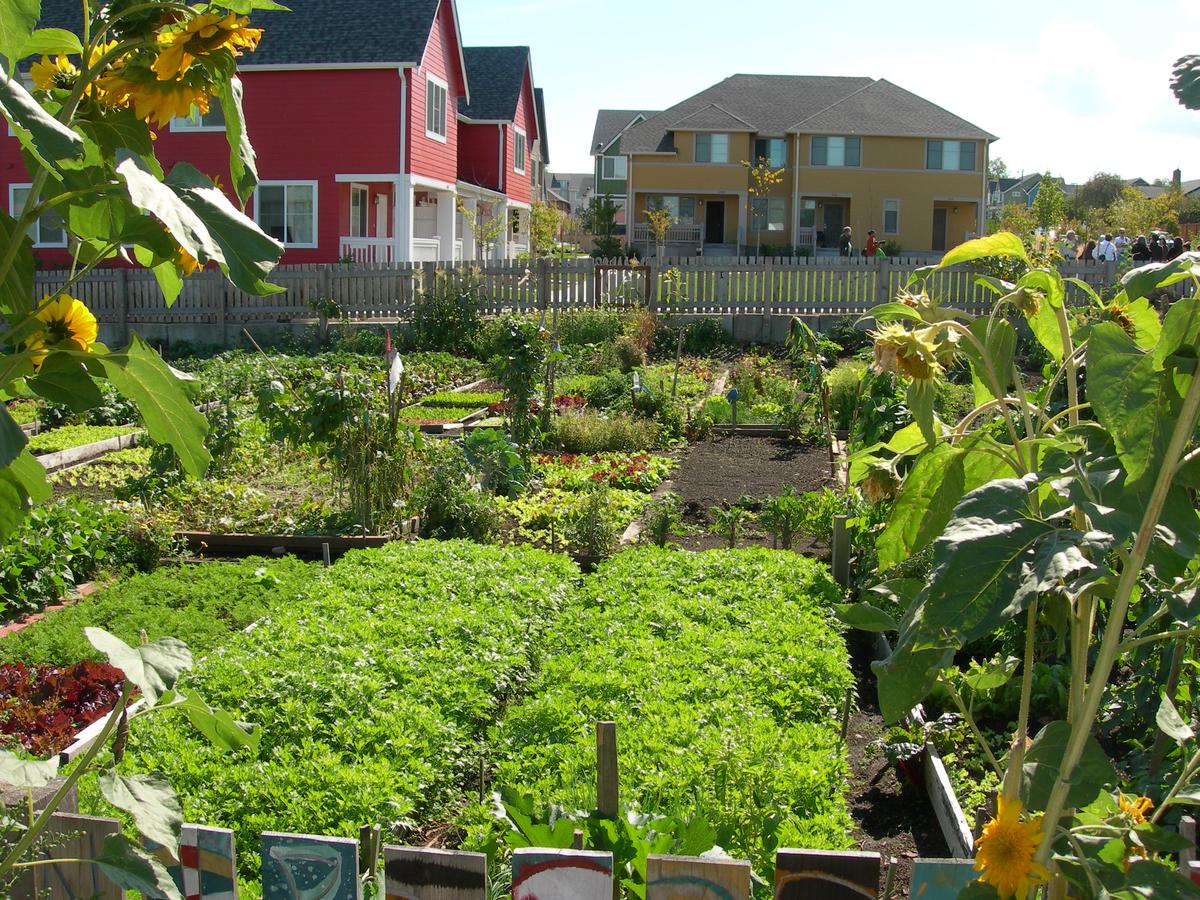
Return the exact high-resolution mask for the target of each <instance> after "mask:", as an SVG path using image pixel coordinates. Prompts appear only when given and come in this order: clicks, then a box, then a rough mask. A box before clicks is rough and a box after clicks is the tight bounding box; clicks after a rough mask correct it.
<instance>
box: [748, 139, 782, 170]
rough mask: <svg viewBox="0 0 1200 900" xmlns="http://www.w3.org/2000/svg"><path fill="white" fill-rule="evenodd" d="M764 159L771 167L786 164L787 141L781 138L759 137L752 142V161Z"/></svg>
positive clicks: (780, 166) (756, 161) (774, 167)
mask: <svg viewBox="0 0 1200 900" xmlns="http://www.w3.org/2000/svg"><path fill="white" fill-rule="evenodd" d="M760 159H765V160H766V161H767V162H768V163H769V164H770V166H771V168H772V169H782V168H783V167H784V166H785V165H787V141H785V140H784V139H783V138H759V139H758V140H756V141H755V142H754V162H755V164H757V163H758V161H759V160H760Z"/></svg>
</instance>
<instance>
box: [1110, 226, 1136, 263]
mask: <svg viewBox="0 0 1200 900" xmlns="http://www.w3.org/2000/svg"><path fill="white" fill-rule="evenodd" d="M1132 243H1133V241H1131V240H1130V239H1129V235H1127V234H1126V233H1125V229H1124V228H1122V229H1120V230H1118V231H1117V236H1116V239H1115V240H1113V244H1114V245H1115V246H1116V248H1117V256H1120V255H1121V254H1122V253H1124V252H1125V251H1126V250H1127V249H1128V247H1129V245H1130V244H1132Z"/></svg>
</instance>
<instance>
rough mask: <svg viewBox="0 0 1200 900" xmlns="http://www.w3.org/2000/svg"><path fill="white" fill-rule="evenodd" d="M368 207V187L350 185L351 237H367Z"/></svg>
mask: <svg viewBox="0 0 1200 900" xmlns="http://www.w3.org/2000/svg"><path fill="white" fill-rule="evenodd" d="M367 206H368V195H367V188H366V185H362V184H352V185H350V237H366V236H367Z"/></svg>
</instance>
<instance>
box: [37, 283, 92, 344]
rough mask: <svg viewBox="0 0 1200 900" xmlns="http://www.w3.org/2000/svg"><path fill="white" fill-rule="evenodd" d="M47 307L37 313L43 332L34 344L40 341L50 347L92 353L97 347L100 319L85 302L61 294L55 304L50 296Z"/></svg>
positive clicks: (56, 298) (44, 300) (47, 297)
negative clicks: (59, 346)
mask: <svg viewBox="0 0 1200 900" xmlns="http://www.w3.org/2000/svg"><path fill="white" fill-rule="evenodd" d="M46 301H49V302H48V303H47V302H46ZM43 303H45V305H44V306H43V307H42V308H41V309H40V310H38V313H37V317H38V319H39V320H41V322H42V330H41V331H40V332H38V334H37V335H36V336H35V338H34V340H40V341H41V342H42V343H43V345H44V346H46V347H54V346H57V345H60V344H74V345H75V347H74V349H76V350H88V349H90V348H91V346H92V344H94V343H96V337H97V335H99V333H100V329H99V326H98V325H97V324H96V317H95V316H94V315H92V311H91V310H90V309H88V308H87V307H86V306H85V305H84V304H83V302H82V301H80V300H76V299H75V298H74V297H72V296H70V295H68V294H59V295H58V296H57V297H55V298H54V299H53V300H50V297H49V295H47V296H46V297H45V298H44V299H43Z"/></svg>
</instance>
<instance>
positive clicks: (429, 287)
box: [421, 262, 437, 293]
mask: <svg viewBox="0 0 1200 900" xmlns="http://www.w3.org/2000/svg"><path fill="white" fill-rule="evenodd" d="M435 287H437V263H435V262H427V263H422V264H421V290H422V291H423V292H425V293H431V292H432V291H433V289H434V288H435Z"/></svg>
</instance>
